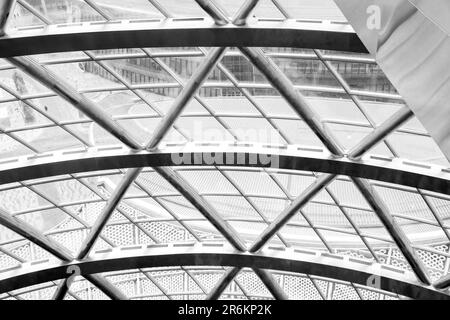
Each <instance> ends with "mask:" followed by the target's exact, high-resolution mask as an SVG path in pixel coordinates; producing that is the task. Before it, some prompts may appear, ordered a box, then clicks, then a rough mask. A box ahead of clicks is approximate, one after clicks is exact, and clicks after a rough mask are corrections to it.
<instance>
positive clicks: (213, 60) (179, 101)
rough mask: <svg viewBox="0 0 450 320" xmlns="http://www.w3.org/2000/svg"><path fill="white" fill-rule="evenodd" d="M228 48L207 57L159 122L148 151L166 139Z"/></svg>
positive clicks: (219, 49)
mask: <svg viewBox="0 0 450 320" xmlns="http://www.w3.org/2000/svg"><path fill="white" fill-rule="evenodd" d="M225 50H226V48H214V49H212V50H211V51H210V52H209V53H208V55H207V56H206V58H205V60H204V61H203V63H202V64H201V65H200V66H199V67H198V69H197V70H196V71H195V72H194V74H193V75H192V77H191V78H190V79H189V81H188V82H187V83H186V85H185V86H184V87H183V90H182V91H181V93H180V94H179V95H178V96H177V97H176V98H175V101H174V102H173V104H172V106H171V108H170V110H169V111H168V112H167V114H166V115H165V116H164V118H163V119H162V120H161V121H160V122H159V124H158V126H157V127H156V129H155V130H154V133H153V136H152V138H151V139H150V141H149V143H148V144H147V147H146V148H147V149H149V150H152V149H155V148H156V147H157V146H158V143H159V142H160V141H161V140H162V139H163V138H164V136H165V135H166V134H167V132H168V131H169V130H170V128H171V127H172V125H173V123H174V122H175V121H176V119H177V118H178V116H179V115H180V114H181V112H182V111H183V109H184V108H185V107H186V105H187V103H188V102H189V101H190V100H191V99H192V97H193V96H194V95H195V94H196V92H197V91H198V89H199V88H200V87H201V85H202V83H203V81H205V79H206V78H207V77H208V75H209V74H210V72H211V71H212V69H213V68H214V66H215V65H216V64H217V62H218V61H219V60H220V58H221V57H222V55H223V53H224V52H225Z"/></svg>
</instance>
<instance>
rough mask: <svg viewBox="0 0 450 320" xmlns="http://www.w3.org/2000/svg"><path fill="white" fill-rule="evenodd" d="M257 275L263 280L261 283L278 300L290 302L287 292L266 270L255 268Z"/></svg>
mask: <svg viewBox="0 0 450 320" xmlns="http://www.w3.org/2000/svg"><path fill="white" fill-rule="evenodd" d="M253 271H254V272H255V274H256V275H257V276H258V277H259V278H260V279H261V281H262V282H263V283H264V285H265V286H266V288H267V290H269V292H270V293H271V294H272V296H273V297H274V298H275V299H276V300H288V299H289V297H288V296H287V294H286V292H284V291H283V289H282V288H281V287H280V285H279V284H278V282H277V280H276V279H275V278H274V277H273V276H272V274H271V273H270V272H269V271H267V270H265V269H256V268H253Z"/></svg>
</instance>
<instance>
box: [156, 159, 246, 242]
mask: <svg viewBox="0 0 450 320" xmlns="http://www.w3.org/2000/svg"><path fill="white" fill-rule="evenodd" d="M154 170H155V171H156V172H157V173H159V174H160V175H161V176H162V177H163V178H164V179H165V180H167V181H168V182H169V183H170V184H171V185H172V186H173V187H174V188H175V189H177V190H178V191H179V192H180V194H181V195H182V196H184V197H185V198H186V199H187V200H188V201H189V202H190V203H192V205H193V206H194V207H195V208H197V210H198V211H200V212H201V213H202V215H203V216H204V217H205V218H206V219H207V220H208V221H209V222H210V223H211V224H212V225H213V226H214V227H215V228H216V229H217V230H218V231H219V232H220V233H221V234H222V235H223V236H224V237H225V239H227V240H228V242H229V243H230V244H231V245H232V246H233V247H234V248H236V249H237V250H239V251H246V250H247V248H246V247H245V243H244V242H243V241H242V240H241V239H240V238H239V236H238V235H237V233H236V232H235V231H234V229H233V228H232V227H231V226H230V225H229V224H228V222H226V221H225V220H223V219H222V217H221V216H220V214H219V213H218V212H217V211H216V209H214V207H212V206H211V205H210V204H209V203H208V202H207V201H206V200H205V199H203V198H202V197H201V196H200V195H199V194H198V193H197V191H195V189H194V188H192V187H191V186H190V185H189V184H188V183H187V182H186V181H185V180H184V179H183V178H182V177H180V176H179V175H178V174H176V172H174V171H173V170H172V169H170V168H168V167H155V168H154Z"/></svg>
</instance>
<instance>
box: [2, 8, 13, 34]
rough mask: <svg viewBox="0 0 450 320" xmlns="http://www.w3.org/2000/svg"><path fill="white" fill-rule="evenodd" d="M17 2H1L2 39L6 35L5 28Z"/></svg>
mask: <svg viewBox="0 0 450 320" xmlns="http://www.w3.org/2000/svg"><path fill="white" fill-rule="evenodd" d="M14 2H15V0H2V1H1V2H0V37H2V36H4V35H5V27H6V23H7V22H8V18H9V15H10V13H11V10H12V8H13V5H14Z"/></svg>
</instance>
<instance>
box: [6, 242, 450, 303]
mask: <svg viewBox="0 0 450 320" xmlns="http://www.w3.org/2000/svg"><path fill="white" fill-rule="evenodd" d="M124 249H126V250H121V249H120V248H119V249H118V250H111V251H109V252H105V251H103V252H98V253H94V254H93V255H92V256H91V258H90V259H89V260H83V261H74V262H71V263H62V264H61V263H54V262H49V263H46V264H37V265H26V266H23V267H21V268H18V269H14V270H9V271H6V272H2V273H0V288H1V289H0V292H8V291H12V290H16V289H19V288H22V287H26V286H31V285H35V284H39V283H44V282H48V281H53V280H57V279H60V278H62V277H64V276H66V270H67V267H68V266H71V265H72V266H78V267H79V268H80V270H81V274H80V275H81V276H83V277H87V276H88V275H90V274H96V273H103V272H112V271H118V270H129V269H136V268H154V267H155V268H156V267H172V266H177V267H179V266H218V265H222V266H233V267H238V268H258V269H264V268H267V266H270V269H271V270H275V271H286V272H295V273H301V274H308V275H313V276H318V277H325V278H330V279H336V280H338V281H339V280H341V281H347V282H351V283H354V284H358V285H362V286H369V287H370V286H371V285H372V284H371V283H372V282H373V281H372V282H371V281H370V280H371V279H373V278H374V276H375V277H377V280H378V281H376V283H377V288H376V289H377V290H384V291H388V292H392V293H395V294H399V295H404V296H407V297H410V298H414V299H445V300H449V299H450V296H449V295H448V294H446V293H444V292H440V291H438V290H435V289H434V288H433V287H431V286H424V285H423V284H421V283H420V282H419V281H417V280H416V278H415V277H414V275H413V274H412V273H411V272H410V271H405V270H401V269H396V268H394V267H389V268H383V267H380V265H378V264H373V265H368V264H367V261H363V260H361V261H360V260H358V259H349V258H348V257H344V258H343V259H336V258H333V257H330V256H329V255H327V254H323V253H319V252H311V253H308V254H307V253H299V252H295V251H294V250H289V249H287V250H285V251H283V250H282V251H280V250H270V249H267V250H263V251H261V252H259V253H258V254H249V253H242V252H238V251H236V250H235V249H234V248H232V247H230V246H227V247H221V248H219V247H217V244H215V245H214V246H209V245H208V244H207V243H205V244H196V245H192V246H189V245H188V246H183V247H177V246H170V245H166V246H160V245H158V246H154V245H149V246H147V247H146V246H141V247H139V248H134V249H133V248H124ZM394 269H395V270H394ZM369 289H370V288H369Z"/></svg>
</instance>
